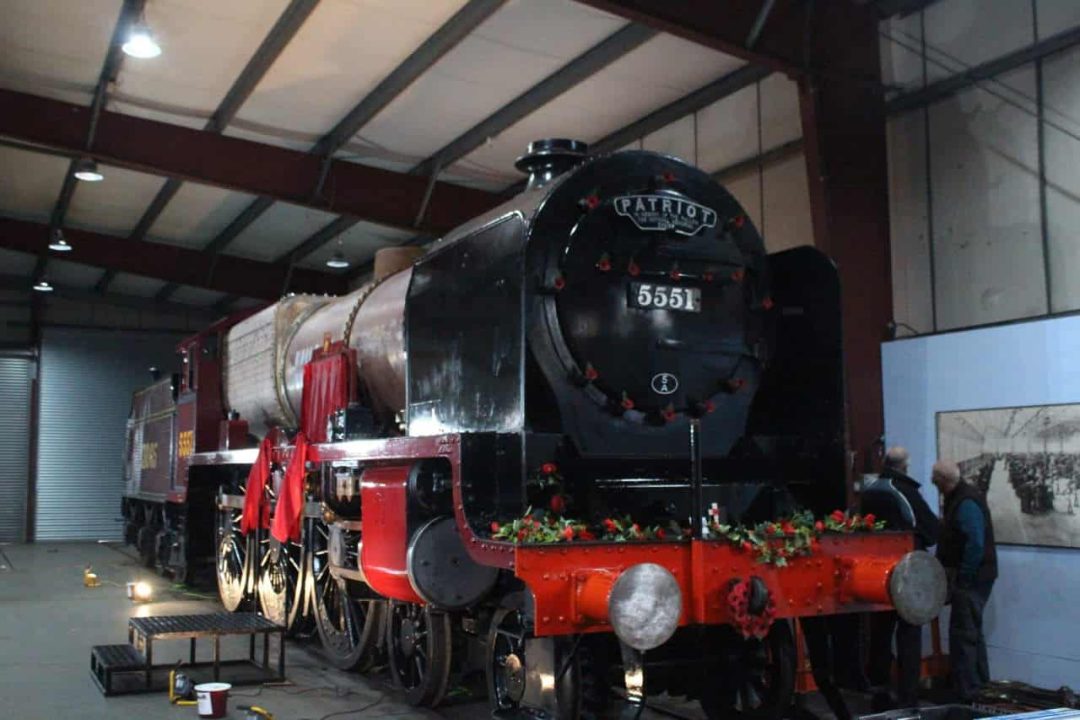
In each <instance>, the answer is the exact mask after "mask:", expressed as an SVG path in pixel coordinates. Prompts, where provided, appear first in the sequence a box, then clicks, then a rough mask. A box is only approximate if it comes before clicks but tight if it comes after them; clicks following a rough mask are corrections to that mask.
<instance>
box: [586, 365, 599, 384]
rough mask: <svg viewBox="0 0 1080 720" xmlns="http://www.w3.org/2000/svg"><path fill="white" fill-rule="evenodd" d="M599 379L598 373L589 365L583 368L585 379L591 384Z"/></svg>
mask: <svg viewBox="0 0 1080 720" xmlns="http://www.w3.org/2000/svg"><path fill="white" fill-rule="evenodd" d="M598 377H600V373H599V372H597V371H596V368H594V367H593V366H592V365H591V364H589V365H586V366H585V379H586V380H588V381H589V382H592V381H593V380H595V379H596V378H598Z"/></svg>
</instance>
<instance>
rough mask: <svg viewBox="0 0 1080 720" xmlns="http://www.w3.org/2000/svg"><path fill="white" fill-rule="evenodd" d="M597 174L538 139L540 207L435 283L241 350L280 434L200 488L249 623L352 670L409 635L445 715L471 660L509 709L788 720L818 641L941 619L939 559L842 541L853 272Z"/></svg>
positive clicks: (402, 280) (239, 344) (669, 170)
mask: <svg viewBox="0 0 1080 720" xmlns="http://www.w3.org/2000/svg"><path fill="white" fill-rule="evenodd" d="M584 150H585V149H584V146H583V145H581V144H580V143H575V142H571V141H544V142H538V143H534V144H533V145H532V146H530V152H529V154H528V155H526V156H525V157H523V158H522V159H521V160H520V161H519V167H520V168H521V169H523V170H526V171H528V172H529V173H530V180H529V186H528V187H527V189H526V190H525V191H524V192H523V193H522V194H520V195H519V196H517V197H515V198H514V199H512V200H510V201H509V202H507V203H506V204H504V205H502V206H500V207H498V208H496V209H494V210H492V211H491V212H489V213H488V214H486V215H484V216H482V217H480V218H477V219H476V220H475V221H473V222H470V223H469V224H467V225H465V226H463V227H460V228H458V229H456V230H455V231H453V232H452V233H450V234H449V235H448V236H446V237H445V238H443V239H442V240H441V241H440V242H439V243H438V244H437V245H436V246H435V247H434V248H433V249H431V250H430V251H429V252H428V253H427V254H426V255H424V256H423V257H422V258H420V259H419V260H417V261H416V262H415V264H411V263H408V262H406V263H402V264H403V265H405V267H404V268H403V269H400V270H398V271H396V272H390V273H379V274H378V275H377V277H376V279H375V280H374V281H373V282H372V283H369V284H367V285H365V286H364V287H362V288H360V289H358V290H357V291H356V292H354V293H352V294H351V295H347V296H345V297H342V298H318V297H311V296H291V297H288V298H285V299H283V300H282V301H280V302H279V303H277V304H275V305H273V306H271V307H269V308H266V309H265V310H263V311H261V312H259V313H257V314H255V315H252V316H251V317H248V318H246V319H244V320H242V321H240V322H238V323H236V324H235V325H234V326H232V327H231V329H229V330H228V332H227V334H222V333H219V336H220V337H221V338H222V340H223V342H222V350H223V356H222V361H221V366H222V373H223V382H222V385H223V388H222V389H223V392H224V399H223V402H222V412H224V409H227V410H228V411H230V412H231V413H232V419H231V420H228V421H225V422H224V424H223V428H224V429H223V430H222V432H221V438H222V439H223V440H222V441H224V438H225V437H226V436H229V437H234V438H235V437H236V436H238V435H240V436H243V435H244V434H246V431H248V430H250V431H251V432H253V433H254V434H255V435H257V436H263V437H264V438H265V440H264V442H263V443H262V445H261V449H260V450H258V451H256V450H245V451H241V452H236V451H230V452H223V451H222V450H224V448H222V447H218V448H215V450H218V452H202V450H203V449H204V447H203V446H202V445H200V446H199V447H197V448H196V450H197V452H196V453H195V454H194V455H192V456H191V457H190V458H188V459H189V460H190V463H191V468H190V472H189V482H190V483H191V484H192V486H194V485H197V484H211V485H213V486H214V487H218V486H220V488H221V492H220V494H219V495H218V500H217V505H218V522H217V548H216V551H215V552H216V558H217V562H216V566H217V576H218V583H219V587H220V589H221V595H222V599H223V601H224V602H225V604H226V606H228V607H230V608H238V607H242V606H244V605H250V604H252V603H258V605H259V607H261V608H262V610H263V612H266V613H267V614H268V615H271V616H272V617H275V618H278V619H279V620H280V621H281V622H286V623H289V624H290V626H291V627H299V626H301V625H302V624H304V622H305V621H306V619H307V618H313V619H314V621H315V623H316V625H317V628H318V631H319V634H320V637H321V639H322V641H323V644H324V646H325V647H326V649H327V653H328V655H329V657H330V658H331V659H332V660H333V661H334V663H335V664H337V665H338V666H341V667H353V666H356V665H359V664H363V663H365V662H370V661H371V660H372V659H373V658H374V656H375V654H376V653H377V652H378V651H377V647H376V646H377V645H379V643H378V642H377V640H378V639H379V638H380V637H383V638H385V640H386V644H385V648H386V651H387V653H388V659H389V664H390V667H391V672H392V674H393V676H394V679H395V681H397V682H398V684H400V685H401V686H403V687H404V688H405V689H406V691H407V693H408V697H409V699H410V700H411V701H413V702H415V703H418V704H435V703H437V702H438V701H439V700H440V699H441V697H442V695H443V694H444V692H445V690H446V687H447V683H448V678H449V676H450V673H451V672H452V671H457V670H458V669H460V667H459V664H457V663H455V662H452V657H451V648H457V649H458V650H460V646H461V644H462V643H461V642H459V641H457V640H455V638H457V639H458V640H460V639H464V640H465V641H468V642H474V643H477V644H478V645H479V646H480V648H481V649H482V653H478V654H479V655H480V656H482V657H484V658H485V660H484V662H485V663H486V665H487V667H486V671H487V675H488V690H489V695H490V697H491V703H492V707H493V709H495V710H501V711H513V710H514V709H517V708H527V709H529V710H530V711H531V712H534V713H537V714H545V713H546V714H547V715H549V716H553V717H577V716H578V715H579V714H580V713H583V712H585V711H586V710H587V709H589V708H592V709H594V710H595V709H596V707H595V706H597V705H602V704H604V703H606V702H607V700H606V698H607V693H606V692H597V688H606V687H608V685H609V684H610V681H611V680H612V679H617V680H619V681H621V682H624V683H625V684H626V692H627V696H628V698H629V700H630V702H639V701H641V698H642V697H643V695H644V693H645V692H661V691H666V692H669V693H673V694H675V693H681V694H686V695H688V696H690V697H697V698H700V699H701V702H702V705H703V707H704V708H705V709H706V712H707V714H708V715H709V716H710V717H719V716H721V715H727V714H731V713H736V714H738V713H740V712H741V713H745V714H748V715H754V716H756V717H769V716H777V717H778V716H779V714H780V713H782V712H783V710H784V709H785V708H786V707H787V706H788V703H789V701H790V696H791V692H792V682H793V676H794V652H793V650H792V647H793V641H792V631H791V627H790V625H789V621H790V620H791V619H793V618H799V617H805V616H820V615H830V614H836V613H849V612H860V611H867V610H877V609H886V608H889V607H893V606H895V607H897V609H898V610H899V611H900V612H901V614H903V615H904V617H905V618H907V619H909V620H911V621H913V622H917V623H918V622H926V621H928V620H929V619H930V618H932V617H933V616H935V615H936V614H937V611H938V610H939V609H940V606H941V604H942V602H943V600H944V576H943V573H942V572H941V569H940V566H938V565H937V564H936V561H934V560H932V559H931V558H930V557H929V556H928V555H926V554H925V553H912V552H911V550H912V547H913V542H912V538H911V536H910V534H907V533H896V532H888V531H887V530H886V531H884V532H875V531H873V530H875V529H880V528H877V527H876V525H875V523H874V520H873V518H857V519H856V518H855V517H852V516H848V515H846V514H844V513H843V512H840V513H836V514H833V515H830V511H833V510H835V509H836V508H843V507H844V506H845V505H846V502H847V493H846V481H845V467H844V458H845V455H846V448H845V446H844V437H845V435H844V398H843V383H842V359H841V349H840V317H839V289H838V286H837V277H836V273H835V269H834V268H833V266H832V264H831V263H830V262H829V261H828V260H827V259H826V258H825V257H824V256H822V255H821V254H820V253H818V252H817V251H815V250H813V249H812V248H799V249H796V250H789V251H786V252H783V253H779V254H775V255H772V256H767V255H766V254H765V250H764V245H763V243H762V240H761V237H760V236H759V234H758V232H757V230H756V229H755V228H754V226H753V224H752V223H751V222H750V221H749V220H748V219H747V217H746V214H745V212H744V210H743V209H742V208H741V207H740V206H739V204H738V203H737V202H736V200H735V199H734V198H733V197H732V196H731V195H730V194H729V193H728V192H727V191H726V190H725V189H724V188H723V187H721V186H720V185H719V184H718V183H717V182H716V181H715V180H713V179H712V178H711V177H709V176H708V175H707V174H705V173H703V172H701V171H700V170H698V169H696V168H694V167H691V166H689V165H687V164H685V163H683V162H681V161H679V160H676V159H673V158H670V157H665V156H661V155H657V154H654V153H649V152H638V151H631V152H621V153H616V154H613V155H609V156H602V157H594V158H587V157H585V152H584ZM208 337H210V335H206V334H204V335H203V336H200V337H199V338H196V339H193V341H191V344H190V346H189V347H187V348H186V349H187V350H188V354H189V361H190V362H196V361H197V360H198V358H199V357H202V356H203V355H205V354H206V350H205V348H204V347H202V344H203V343H204V342H205V341H206V339H207V338H208ZM215 337H217V336H215ZM214 352H216V350H215V351H214ZM215 391H216V390H215ZM219 419H220V418H219ZM180 425H181V426H183V425H184V422H183V421H181V423H180ZM189 425H190V423H189ZM183 429H184V428H183V427H181V428H180V431H181V432H183ZM197 432H199V433H200V434H201V433H202V430H198V431H197ZM294 433H295V434H294ZM214 439H215V440H216V439H217V438H214ZM226 468H231V470H229V472H230V473H231V474H229V475H223V474H222V472H224V469H226ZM245 485H246V491H247V492H246V494H245V492H244V489H245ZM269 508H273V520H272V521H271V520H270V519H269V517H267V516H266V515H265V513H266V511H267V509H269ZM646 651H647V652H646ZM762 658H764V659H762ZM612 669H614V670H616V671H617V672H616V674H615V676H611V674H610V672H609V671H610V670H612ZM721 677H723V678H728V680H726V681H724V682H718V681H717V678H721ZM744 684H745V686H746V687H743V685H744ZM747 687H752V688H753V689H754V692H752V693H749V694H748V693H747V692H746V688H747ZM750 698H753V699H750ZM748 703H749V705H748Z"/></svg>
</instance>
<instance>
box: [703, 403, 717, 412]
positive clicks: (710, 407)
mask: <svg viewBox="0 0 1080 720" xmlns="http://www.w3.org/2000/svg"><path fill="white" fill-rule="evenodd" d="M715 409H716V403H714V402H713V401H712V400H706V401H705V412H707V413H711V412H712V411H713V410H715Z"/></svg>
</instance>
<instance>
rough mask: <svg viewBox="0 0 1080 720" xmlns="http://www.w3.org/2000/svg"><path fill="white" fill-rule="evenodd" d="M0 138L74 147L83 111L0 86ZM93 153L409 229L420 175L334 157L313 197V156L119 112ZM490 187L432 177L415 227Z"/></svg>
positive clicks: (478, 204)
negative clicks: (318, 193)
mask: <svg viewBox="0 0 1080 720" xmlns="http://www.w3.org/2000/svg"><path fill="white" fill-rule="evenodd" d="M0 106H2V107H3V108H4V110H5V112H3V113H0V135H7V136H9V137H13V138H15V139H17V140H21V141H23V142H31V143H38V144H42V145H45V146H47V147H50V148H59V149H62V150H74V149H75V148H76V147H81V146H82V140H81V138H82V137H84V136H85V131H86V125H87V122H88V120H89V112H88V109H87V108H85V107H82V106H79V105H73V104H70V103H65V102H61V101H58V100H50V99H47V98H41V97H36V96H33V95H27V94H25V93H18V92H14V91H11V90H0ZM88 154H89V155H90V156H92V157H94V158H95V159H97V160H99V161H101V162H106V163H109V164H114V165H119V166H121V167H127V168H130V169H133V170H138V171H141V172H148V173H152V174H157V175H164V176H166V177H176V178H180V179H184V180H192V181H194V182H200V183H204V184H207V185H215V186H218V187H223V188H226V189H230V190H239V191H241V192H249V193H254V194H258V195H264V196H267V197H268V198H270V199H273V200H281V201H285V202H290V203H295V204H297V205H301V206H304V207H310V208H314V209H316V210H324V211H326V210H329V211H332V212H336V213H340V214H343V215H352V216H354V217H358V218H361V219H364V220H369V221H371V222H376V223H380V224H383V225H389V226H391V227H403V228H408V227H412V225H413V222H414V220H415V218H416V212H417V209H418V208H419V207H420V204H421V202H422V201H423V198H424V193H425V191H426V188H427V181H426V179H425V178H422V177H416V176H412V175H407V174H405V173H398V172H393V171H390V170H384V169H382V168H376V167H372V166H368V165H360V164H358V163H352V162H346V161H344V160H333V161H331V163H330V167H329V170H328V176H329V180H328V182H327V187H329V188H332V189H333V190H332V192H330V193H324V195H323V196H322V197H314V198H313V197H312V196H311V188H312V187H314V185H315V182H316V180H317V179H318V177H319V175H320V173H321V165H322V159H321V158H319V157H317V156H314V155H309V154H307V153H303V152H298V151H296V150H289V149H287V148H282V147H277V146H274V145H266V144H263V143H256V142H252V141H250V140H243V139H241V138H235V137H230V136H227V135H217V134H214V133H208V132H206V131H203V130H193V129H191V128H184V127H181V126H179V125H172V124H170V123H164V122H157V121H154V120H147V119H145V118H138V117H134V116H131V115H124V114H122V113H113V112H108V111H105V112H103V113H102V114H101V119H100V122H99V125H98V130H97V137H96V139H95V141H94V147H93V149H92V150H91V151H89V153H88ZM498 203H499V198H498V196H497V195H495V194H494V193H488V192H484V191H482V190H474V189H471V188H466V187H462V186H460V185H451V184H449V183H436V184H435V188H434V191H433V192H432V194H431V201H430V203H429V204H428V211H427V215H426V216H425V217H426V219H425V222H424V223H423V226H424V228H425V229H430V230H431V231H433V232H441V231H443V230H449V229H451V228H453V227H455V226H457V225H458V224H460V223H461V222H464V221H465V220H467V219H469V218H471V217H474V216H475V215H478V214H480V213H481V212H483V211H485V210H487V209H489V208H491V207H494V206H495V205H497V204H498Z"/></svg>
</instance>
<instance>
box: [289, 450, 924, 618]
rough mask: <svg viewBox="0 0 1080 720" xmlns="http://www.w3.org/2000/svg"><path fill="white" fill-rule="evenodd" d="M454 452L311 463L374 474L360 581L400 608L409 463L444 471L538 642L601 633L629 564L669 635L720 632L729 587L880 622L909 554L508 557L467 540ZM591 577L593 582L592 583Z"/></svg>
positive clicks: (900, 542)
mask: <svg viewBox="0 0 1080 720" xmlns="http://www.w3.org/2000/svg"><path fill="white" fill-rule="evenodd" d="M460 450H461V438H460V436H458V435H442V436H438V437H417V438H409V437H400V438H390V439H387V440H357V441H353V442H346V443H334V444H324V445H317V446H314V447H313V448H312V450H311V457H312V459H313V460H315V461H317V462H331V461H344V460H354V461H361V462H373V463H376V464H375V465H373V466H370V467H369V468H368V469H367V470H365V472H364V476H363V481H362V483H363V484H362V487H361V503H362V506H363V508H364V539H363V544H362V549H361V562H362V564H363V569H364V574H365V577H366V578H367V579H368V583H369V584H370V585H371V586H372V588H374V589H375V590H376V591H377V592H379V593H381V594H383V595H385V596H387V597H391V598H394V599H399V600H408V601H411V602H419V601H420V599H419V598H418V597H417V595H416V593H415V591H414V590H413V589H412V586H411V585H410V584H409V581H408V573H407V571H406V564H405V560H406V552H407V550H406V548H407V547H408V541H409V537H408V533H407V524H406V494H407V478H408V470H409V467H410V466H411V464H412V463H413V462H415V461H417V460H420V459H424V458H436V457H442V458H445V459H446V460H448V461H449V463H450V467H451V468H452V475H453V503H454V515H455V518H456V521H457V525H458V532H459V533H460V534H461V537H462V539H463V540H464V542H465V546H466V548H467V550H468V552H469V555H470V556H471V557H472V558H473V559H474V560H475V561H477V562H479V563H482V564H484V565H493V566H496V567H500V568H504V569H506V570H510V571H513V572H514V574H515V575H516V576H517V577H518V578H520V579H521V580H523V581H524V582H525V583H526V584H527V585H528V586H529V589H530V590H531V591H532V593H533V596H534V598H535V601H536V604H535V607H536V619H535V632H536V634H537V635H538V636H543V635H564V634H574V633H584V632H611V630H612V628H611V626H610V625H609V624H607V622H606V617H604V614H605V613H604V612H602V611H597V610H596V608H605V609H606V607H607V596H606V593H607V592H610V589H611V584H612V583H611V582H605V581H604V580H603V579H604V578H607V579H610V580H611V581H614V579H615V578H617V577H618V575H619V574H620V573H621V572H623V571H624V570H626V569H627V568H629V567H631V566H633V565H637V564H638V563H656V564H658V565H661V566H662V567H665V568H667V569H668V570H669V571H670V572H671V573H672V575H674V576H675V579H676V580H677V582H678V583H679V588H680V590H681V592H682V597H683V614H682V617H681V619H680V625H693V624H707V625H717V624H724V623H730V622H731V621H732V619H733V618H732V615H731V610H730V609H729V607H728V605H727V601H726V597H727V592H728V589H729V587H728V586H729V583H731V581H732V580H735V579H742V580H745V579H749V578H750V577H753V576H757V577H759V578H761V580H763V581H764V583H765V585H766V587H768V589H769V592H770V595H771V596H772V598H773V601H774V603H775V606H776V617H780V618H795V617H804V616H810V615H832V614H837V613H846V612H865V611H873V610H884V609H888V608H890V607H891V603H890V601H889V594H888V588H887V583H888V577H889V573H890V572H891V570H892V568H893V567H894V566H895V565H896V563H898V562H899V561H900V560H901V558H903V557H904V555H905V554H907V553H908V552H910V551H911V550H912V549H913V547H914V540H913V537H912V535H911V534H910V533H899V532H882V533H866V534H853V535H841V534H836V535H829V534H827V535H824V536H822V537H821V539H820V546H819V548H818V550H817V551H816V552H815V553H814V555H811V556H809V557H802V558H796V559H794V560H791V561H790V565H788V566H787V567H783V568H779V567H776V566H774V565H765V564H761V563H758V562H756V561H755V560H754V559H753V557H752V556H751V555H749V554H748V553H745V552H742V551H740V550H737V549H736V548H734V547H732V546H731V545H730V544H729V543H727V542H725V541H713V540H704V541H702V540H693V541H664V542H630V543H602V542H574V543H567V544H559V545H519V546H515V545H513V544H510V543H505V542H498V541H493V540H491V539H488V538H484V537H480V536H478V535H477V534H476V533H474V532H473V529H472V527H471V526H470V525H469V523H468V520H467V518H466V517H465V513H464V503H463V499H462V490H461V474H460V469H461V465H460ZM598 576H600V577H601V581H600V582H596V581H595V578H597V577H598ZM590 579H593V580H592V581H591V580H590Z"/></svg>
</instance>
